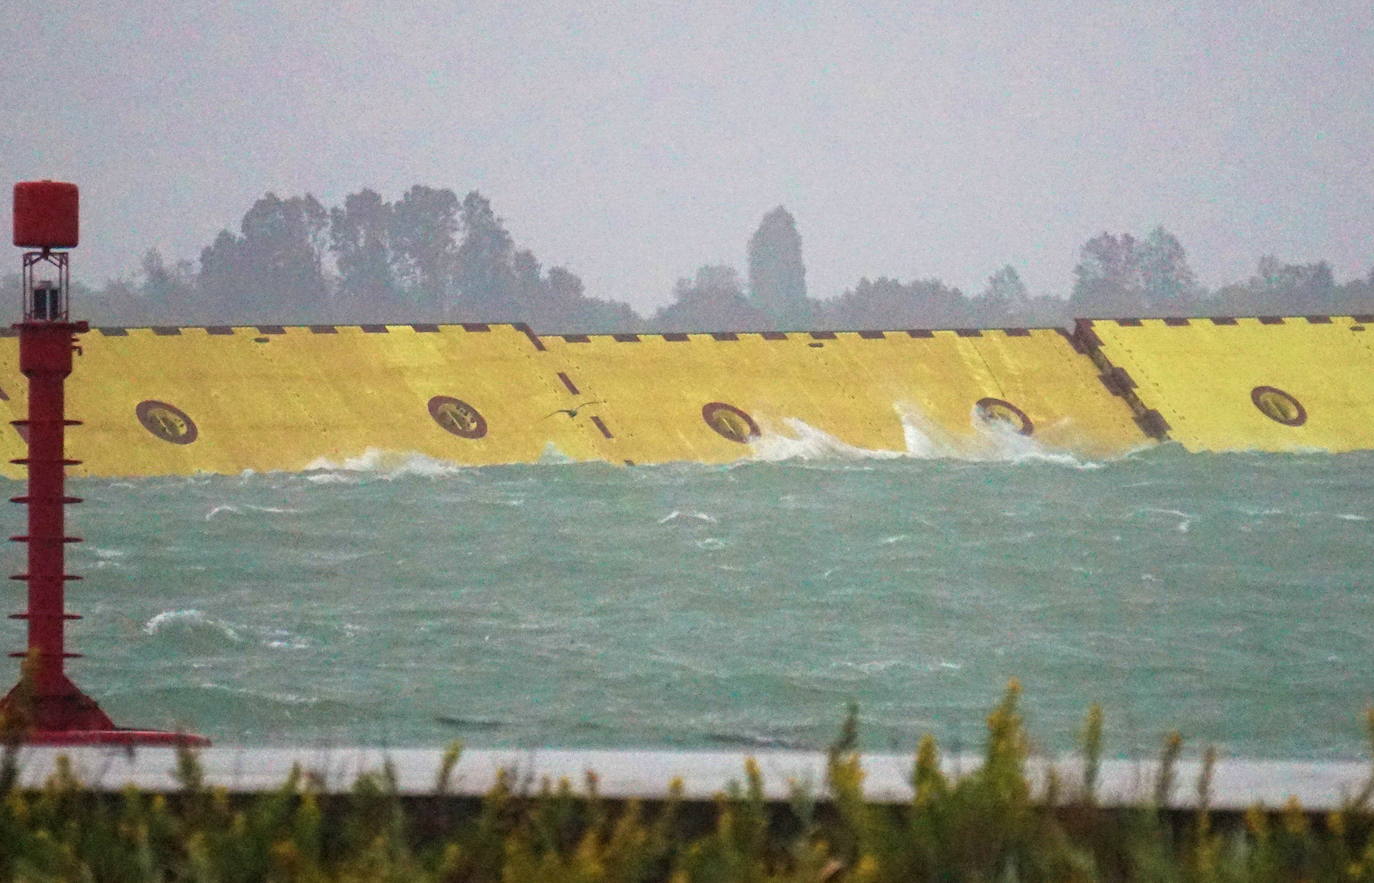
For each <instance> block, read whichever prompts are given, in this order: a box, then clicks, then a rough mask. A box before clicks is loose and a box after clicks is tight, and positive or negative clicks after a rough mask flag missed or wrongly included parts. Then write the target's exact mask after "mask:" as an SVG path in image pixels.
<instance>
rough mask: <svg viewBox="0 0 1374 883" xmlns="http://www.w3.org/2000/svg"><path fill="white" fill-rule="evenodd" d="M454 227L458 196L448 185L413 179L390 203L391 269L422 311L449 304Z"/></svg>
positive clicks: (454, 259) (436, 310) (455, 252)
mask: <svg viewBox="0 0 1374 883" xmlns="http://www.w3.org/2000/svg"><path fill="white" fill-rule="evenodd" d="M457 233H458V197H457V196H456V195H455V194H454V192H453V191H452V190H448V189H436V188H433V187H425V186H422V185H420V184H416V185H415V186H413V187H411V188H410V189H409V190H408V191H406V194H405V196H403V197H401V199H400V200H399V201H397V202H396V203H395V205H394V206H393V207H392V213H391V247H392V251H393V253H394V260H395V269H396V274H397V277H398V279H399V281H400V283H401V285H402V286H403V287H404V288H405V289H406V291H407V292H408V293H409V295H410V298H411V300H413V301H414V303H415V305H416V307H417V308H418V309H419V311H420V313H421V314H423V315H425V316H437V315H438V314H439V313H440V312H441V311H442V310H444V309H447V308H450V307H451V306H452V303H451V299H452V289H453V274H454V268H455V266H456V264H457V260H458V244H457V242H456V236H457Z"/></svg>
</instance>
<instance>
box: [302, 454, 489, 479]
mask: <svg viewBox="0 0 1374 883" xmlns="http://www.w3.org/2000/svg"><path fill="white" fill-rule="evenodd" d="M464 468H465V467H462V466H459V465H458V464H456V463H449V462H446V461H444V460H436V459H434V458H433V457H430V456H427V455H425V454H420V453H416V452H414V451H411V452H397V451H383V450H381V449H379V448H368V449H367V450H365V451H363V452H362V453H361V454H359V455H358V456H356V457H345V458H344V459H343V460H338V461H335V460H330V459H328V458H326V457H319V458H317V459H315V460H312V461H310V462H309V463H307V464H306V465H305V470H304V471H306V472H316V473H325V474H326V475H328V474H338V473H341V472H342V473H364V474H369V475H376V476H377V477H378V478H382V479H386V480H388V481H389V480H392V479H396V478H404V477H409V476H419V477H422V478H438V477H442V476H448V475H458V474H460V473H462V472H463V471H464ZM307 479H308V480H311V481H317V482H318V483H322V484H329V483H333V482H331V481H329V480H325V479H323V478H322V477H321V476H307Z"/></svg>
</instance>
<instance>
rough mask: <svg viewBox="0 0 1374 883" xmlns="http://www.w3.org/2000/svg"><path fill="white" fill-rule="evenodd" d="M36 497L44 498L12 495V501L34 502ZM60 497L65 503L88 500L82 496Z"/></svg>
mask: <svg viewBox="0 0 1374 883" xmlns="http://www.w3.org/2000/svg"><path fill="white" fill-rule="evenodd" d="M36 499H42V498H41V497H10V502H11V503H32V502H33V501H34V500H36ZM59 499H60V500H61V502H62V503H63V504H66V503H84V502H86V501H85V500H83V499H82V498H81V497H60V498H59Z"/></svg>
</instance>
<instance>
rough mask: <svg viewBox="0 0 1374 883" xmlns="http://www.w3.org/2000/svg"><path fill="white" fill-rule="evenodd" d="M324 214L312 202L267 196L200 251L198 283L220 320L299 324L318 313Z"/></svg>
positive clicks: (322, 284) (321, 292)
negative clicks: (232, 318) (239, 318)
mask: <svg viewBox="0 0 1374 883" xmlns="http://www.w3.org/2000/svg"><path fill="white" fill-rule="evenodd" d="M328 227H329V215H328V213H327V212H326V211H325V210H324V207H323V206H321V205H320V204H319V202H318V201H317V200H316V199H315V197H313V196H311V195H309V194H306V195H305V196H294V197H291V198H290V199H280V198H278V197H277V195H276V194H274V193H268V194H267V195H265V196H263V197H262V198H261V199H259V200H258V201H257V202H255V203H253V207H252V208H250V209H249V210H248V212H247V214H245V215H244V216H243V221H242V222H241V223H240V224H239V229H240V231H241V235H238V236H235V235H234V234H233V233H230V232H229V231H227V230H225V231H221V233H220V235H219V236H217V237H216V238H215V241H214V243H212V244H211V245H209V246H208V247H206V248H205V250H203V251H202V252H201V267H200V284H201V287H202V290H203V291H204V292H205V293H206V295H207V296H208V297H209V298H210V300H211V302H212V303H213V304H214V309H215V310H216V311H217V312H218V313H219V314H220V315H221V317H224V316H228V315H234V316H241V315H251V316H254V317H261V319H262V320H263V321H278V322H281V321H301V320H306V319H310V318H315V317H318V316H319V315H320V314H321V313H322V312H323V311H324V301H325V295H326V292H327V288H328V287H327V285H326V282H325V278H324V261H323V254H324V249H325V246H326V241H327V231H328Z"/></svg>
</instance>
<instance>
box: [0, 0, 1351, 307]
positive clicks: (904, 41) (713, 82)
mask: <svg viewBox="0 0 1374 883" xmlns="http://www.w3.org/2000/svg"><path fill="white" fill-rule="evenodd" d="M5 6H6V14H5V15H4V23H3V24H0V108H3V110H4V119H3V120H2V121H0V178H3V179H4V181H5V182H12V181H16V180H25V179H29V178H38V177H52V178H60V179H67V180H71V181H75V182H77V183H78V184H80V185H81V186H82V188H83V189H82V194H83V218H82V220H83V225H82V239H83V242H82V245H81V247H80V249H79V250H78V253H77V255H76V257H75V265H76V268H77V272H76V275H77V277H78V278H83V279H85V280H87V281H90V282H99V281H101V280H103V278H104V277H106V276H110V275H115V274H120V273H128V272H131V271H133V270H134V269H135V268H136V267H137V263H138V258H139V256H140V255H141V254H142V252H143V251H144V250H145V249H146V248H147V247H149V246H157V247H158V248H160V249H161V250H162V251H163V253H164V254H165V255H167V256H168V257H186V258H197V257H198V256H199V253H200V248H201V247H202V246H203V245H205V244H207V243H208V242H209V241H210V240H211V239H212V238H213V237H214V235H215V233H216V232H217V231H218V230H219V229H221V228H222V227H230V228H233V229H237V224H238V221H239V218H241V217H242V215H243V213H244V211H246V210H247V208H248V207H249V205H251V204H252V202H253V200H254V199H256V198H257V197H258V196H260V195H262V193H263V192H265V191H267V190H272V191H275V192H277V193H278V194H280V195H287V194H296V193H301V192H306V191H308V192H311V193H314V194H315V195H316V196H317V197H318V198H319V199H320V200H321V201H322V202H324V203H325V204H326V205H330V204H333V203H335V202H338V201H341V199H342V197H343V196H344V195H345V194H346V193H349V192H352V191H354V190H357V189H359V188H360V187H362V186H368V187H372V188H374V189H376V190H378V191H380V192H381V193H382V194H383V195H385V196H387V197H388V198H394V197H397V196H399V195H400V193H401V192H402V191H403V190H404V189H405V188H407V187H408V186H409V185H411V184H413V183H427V184H431V185H435V186H446V187H451V188H453V189H454V190H455V191H457V192H458V193H459V195H460V196H461V195H462V193H463V192H465V191H467V190H469V189H473V188H476V189H479V190H481V191H482V192H483V193H484V194H486V195H487V196H488V197H490V198H491V200H492V202H493V204H494V205H495V207H496V209H497V211H498V213H499V214H501V215H502V216H503V217H504V218H505V219H506V221H507V224H508V226H509V228H510V229H511V232H512V233H513V234H514V236H515V239H516V241H517V242H518V243H520V244H521V245H523V246H526V247H529V248H531V249H533V250H534V252H535V253H536V254H537V255H538V256H539V257H540V259H541V260H543V261H544V263H545V264H546V265H552V264H565V265H567V266H568V267H569V268H570V269H572V270H573V271H574V272H576V273H578V274H579V275H581V276H582V278H583V279H584V281H585V282H586V284H587V289H588V293H589V294H592V295H595V296H600V297H612V298H616V299H620V300H626V301H628V302H630V303H631V304H633V305H634V306H636V307H637V308H639V309H641V310H644V309H646V308H649V307H652V306H654V305H657V304H659V303H662V302H664V301H666V300H667V299H668V297H669V292H670V289H671V286H672V283H673V280H674V279H676V278H677V277H679V276H685V275H689V274H691V273H692V271H693V270H694V269H695V268H696V267H697V266H698V265H700V264H703V263H729V264H733V265H735V266H737V267H739V268H740V270H741V271H743V270H744V269H745V257H744V255H745V244H746V241H747V239H748V237H749V234H750V233H751V232H752V231H753V229H754V227H755V226H756V225H757V223H758V221H759V219H760V218H761V216H762V215H763V214H764V213H765V212H766V211H768V210H769V209H770V208H772V207H773V206H775V205H778V204H783V205H786V206H787V207H788V208H789V209H790V210H791V211H792V212H793V214H794V215H796V217H797V222H798V225H799V227H800V229H801V233H802V237H803V241H804V246H805V256H806V262H807V270H808V281H809V283H810V289H811V293H812V295H813V296H818V297H828V296H832V295H835V294H838V293H840V292H841V291H842V290H843V289H844V288H845V287H847V286H850V285H852V284H853V283H854V282H855V281H856V280H857V279H858V278H859V277H860V276H864V275H867V276H870V277H875V276H878V275H890V276H898V277H901V278H909V277H912V276H938V277H941V278H943V279H944V280H945V281H947V282H949V283H951V284H956V285H959V286H961V287H963V288H965V290H966V291H968V292H969V293H976V292H977V291H978V290H980V289H981V288H982V285H983V282H984V280H985V279H986V277H987V276H988V275H989V274H990V273H991V272H992V271H993V270H995V269H996V268H997V267H999V266H1000V265H1002V264H1004V263H1011V264H1013V265H1015V266H1016V267H1017V268H1018V269H1020V270H1021V272H1022V274H1023V276H1024V278H1025V279H1026V281H1027V283H1028V284H1029V285H1030V287H1031V289H1032V291H1034V292H1037V293H1042V292H1043V293H1064V292H1066V291H1067V290H1068V288H1069V287H1070V285H1071V276H1070V274H1071V271H1072V268H1073V265H1074V263H1075V262H1076V254H1077V250H1078V247H1079V246H1080V245H1081V244H1082V243H1083V241H1084V240H1085V239H1087V238H1088V237H1089V236H1092V235H1093V234H1095V233H1098V232H1101V231H1102V230H1111V231H1114V232H1119V231H1134V232H1139V233H1144V232H1146V231H1147V230H1148V228H1150V227H1151V226H1153V225H1154V224H1156V223H1163V224H1164V225H1165V226H1166V227H1168V228H1169V229H1170V230H1172V231H1173V232H1174V233H1176V234H1177V235H1178V237H1179V238H1180V240H1181V241H1182V242H1183V244H1184V246H1185V247H1186V248H1187V249H1188V252H1189V256H1190V258H1191V261H1192V264H1193V266H1194V268H1195V270H1197V271H1198V274H1199V276H1200V277H1201V280H1202V281H1203V282H1204V283H1207V284H1213V285H1214V284H1218V283H1220V282H1222V281H1226V280H1231V279H1236V278H1241V277H1244V276H1247V275H1248V274H1249V273H1250V272H1251V270H1252V269H1253V267H1254V263H1255V259H1256V258H1257V257H1258V256H1259V255H1261V254H1264V253H1270V252H1272V253H1276V254H1278V255H1279V256H1280V257H1281V258H1284V259H1287V260H1292V261H1308V260H1318V259H1327V260H1330V261H1331V262H1332V264H1333V265H1334V267H1335V269H1336V272H1337V276H1338V278H1346V277H1349V276H1352V275H1357V274H1359V275H1363V274H1364V273H1365V272H1366V271H1367V270H1368V269H1369V267H1370V266H1371V265H1374V4H1372V3H1370V2H1369V0H1360V2H1325V3H1321V2H1308V3H1299V2H1262V3H1260V2H1256V3H1244V2H1241V3H1235V2H1225V3H1223V2H1207V3H1191V4H1183V3H1151V2H1139V3H1125V2H1111V0H1083V2H1068V0H1065V2H1053V0H1044V2H1033V3H1030V2H1008V3H977V2H967V0H966V2H938V3H937V2H931V3H916V2H911V3H877V2H850V3H833V4H831V3H805V2H795V3H744V2H724V3H717V2H705V0H696V2H691V3H685V2H679V3H647V2H645V3H608V2H600V3H597V2H593V3H578V4H574V3H543V4H541V3H537V2H526V3H498V2H483V0H464V2H451V0H442V2H441V0H435V2H403V0H373V2H338V0H334V2H293V3H280V4H274V3H268V2H261V3H233V2H226V0H215V2H200V0H179V2H174V3H167V2H152V0H136V2H81V3H60V2H58V3H54V2H51V0H9V2H8V3H6V4H5ZM4 191H5V196H4V197H3V198H4V199H5V200H6V202H8V199H9V187H8V183H6V186H5V187H4ZM6 217H8V210H6ZM13 261H14V265H15V266H16V267H17V265H18V259H17V254H16V255H14V256H13Z"/></svg>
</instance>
